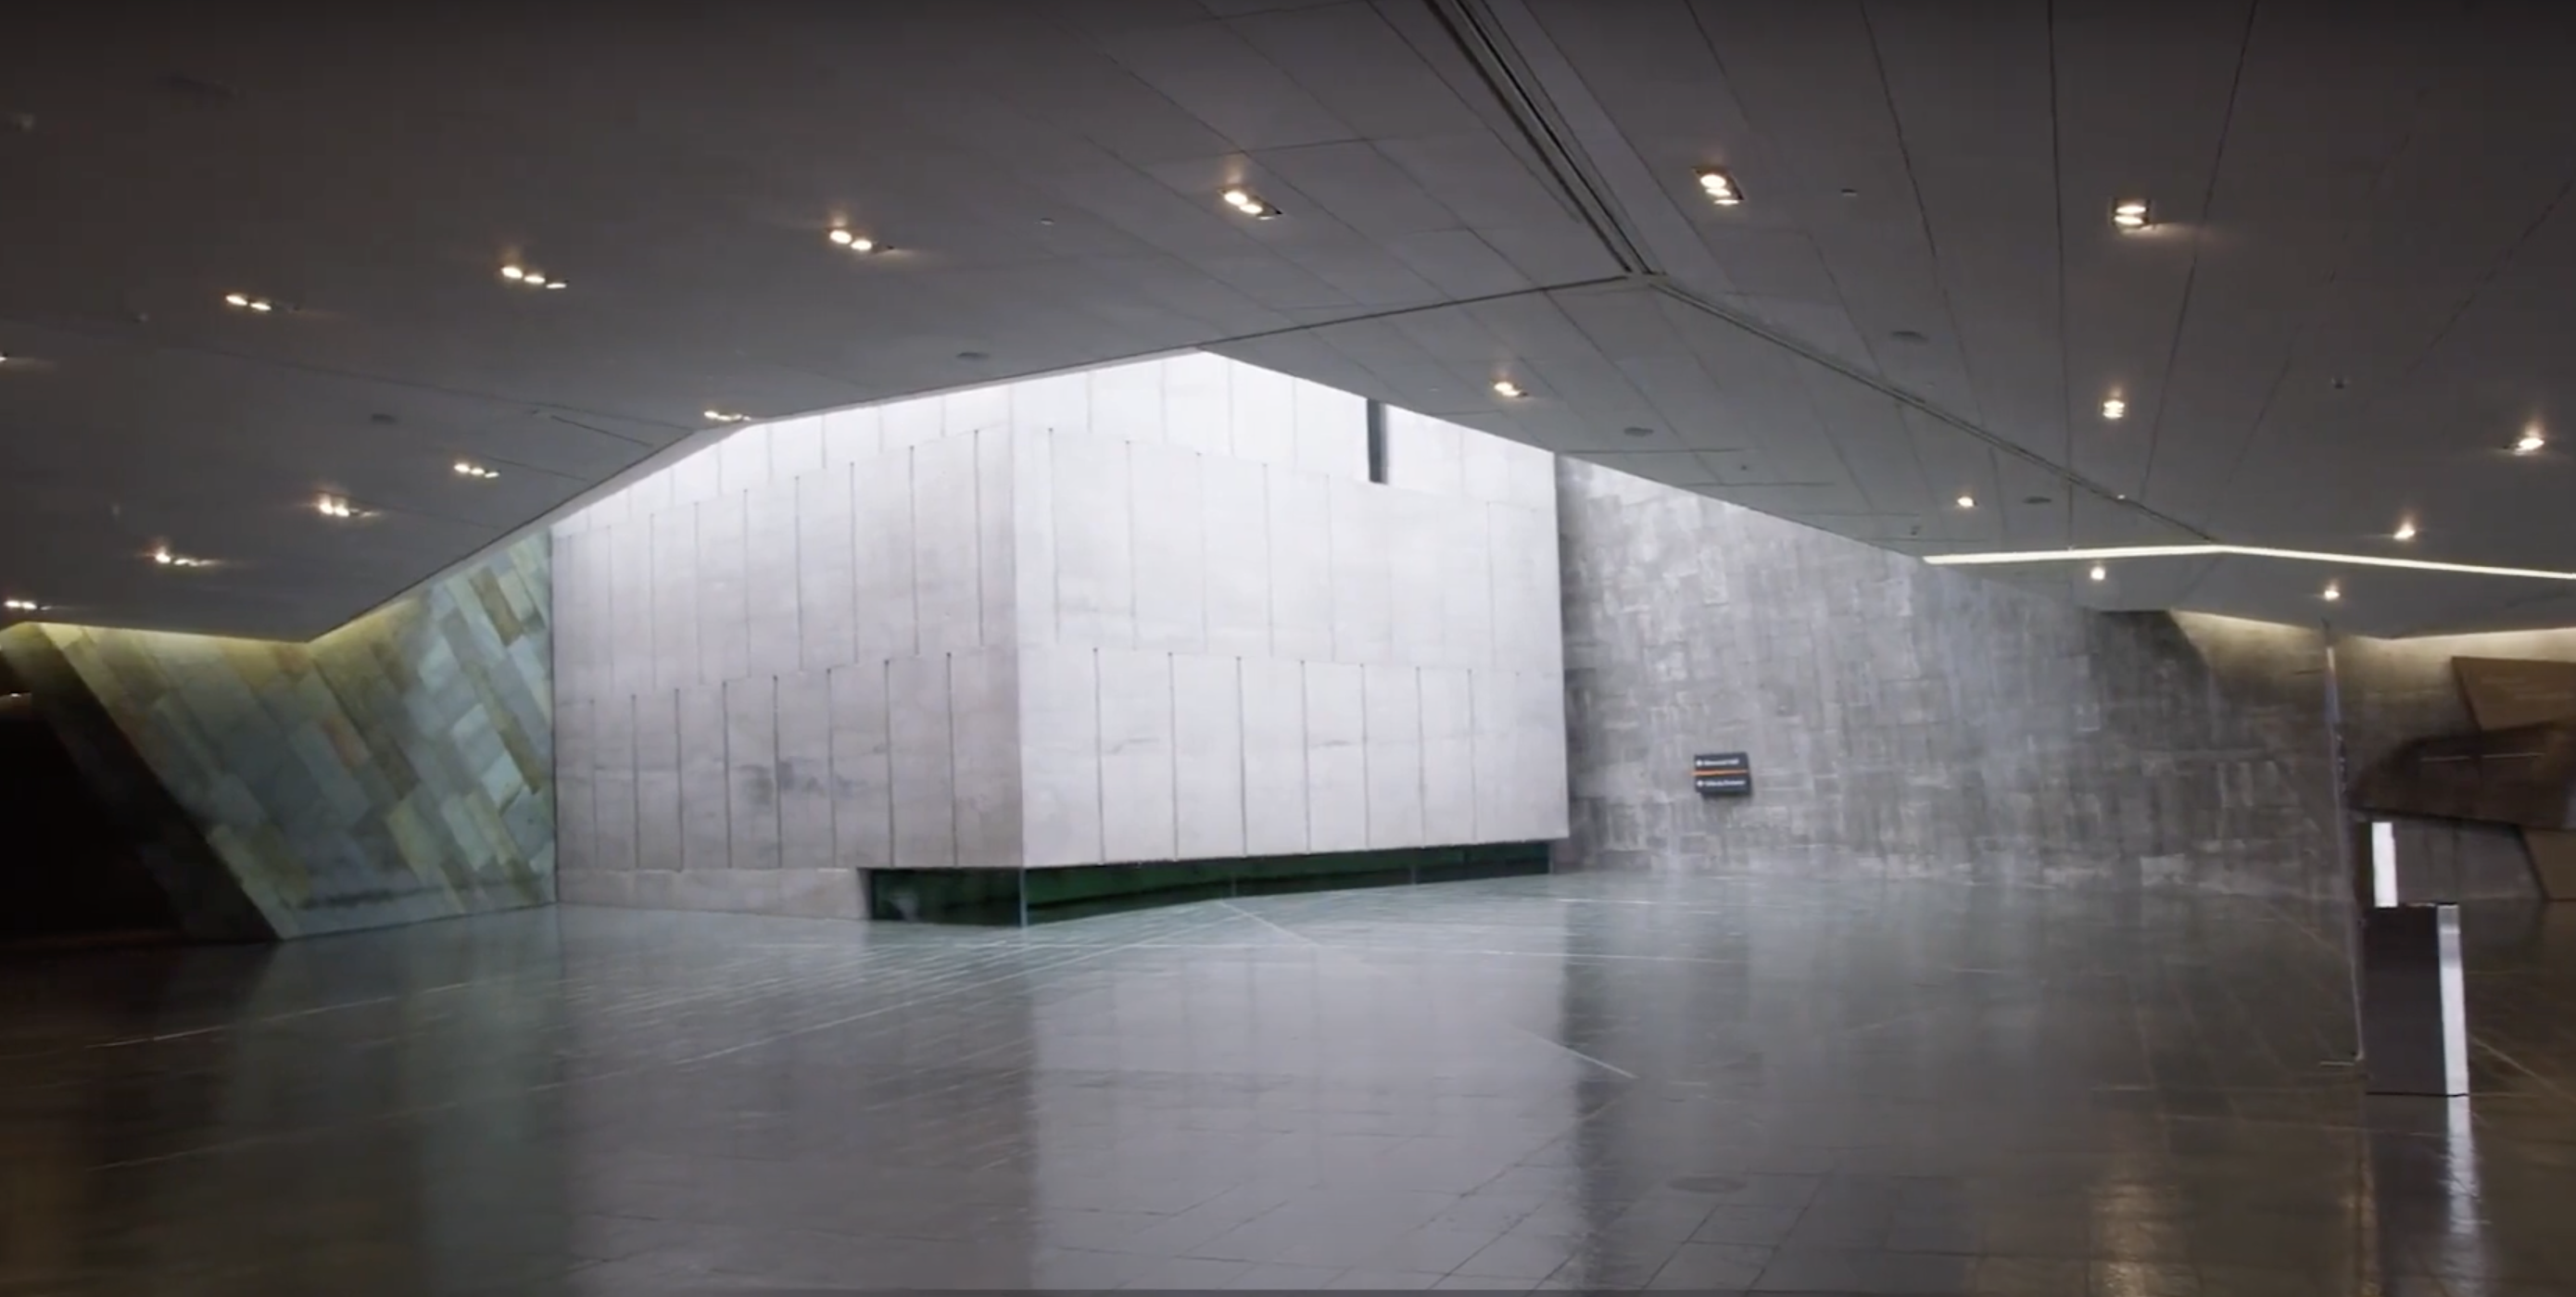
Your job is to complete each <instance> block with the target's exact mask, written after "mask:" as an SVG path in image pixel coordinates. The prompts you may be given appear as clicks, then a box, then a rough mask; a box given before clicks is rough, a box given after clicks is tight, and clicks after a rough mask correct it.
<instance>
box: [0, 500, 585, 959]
mask: <svg viewBox="0 0 2576 1297" xmlns="http://www.w3.org/2000/svg"><path fill="white" fill-rule="evenodd" d="M549 586H550V577H549V571H548V561H547V541H546V538H545V537H544V536H535V537H531V538H529V539H527V540H525V541H522V542H520V543H518V544H517V545H514V546H512V547H510V548H508V549H506V550H503V551H500V552H498V553H495V554H493V555H492V556H490V557H488V558H486V559H485V560H484V561H482V562H481V563H478V564H477V565H475V566H474V567H472V568H470V569H468V570H467V571H465V572H463V573H461V574H459V575H456V576H452V577H449V578H446V579H444V580H441V581H438V582H436V583H434V584H432V585H430V586H429V587H427V588H425V589H424V590H422V591H420V592H418V593H416V594H413V595H410V596H407V597H405V598H403V599H401V600H399V601H397V602H395V603H393V604H391V605H388V606H387V607H385V608H383V609H380V610H378V611H376V612H374V613H371V614H369V615H368V616H365V617H362V618H360V619H358V620H357V621H354V622H351V623H349V624H348V625H346V626H343V627H341V628H340V629H338V630H335V631H333V632H331V633H330V634H328V635H325V636H323V637H322V638H320V639H318V640H315V641H313V642H311V643H309V644H279V643H270V642H265V641H256V640H238V639H225V638H219V637H214V636H203V635H174V634H163V633H158V632H149V631H129V630H110V629H100V628H95V627H83V626H66V625H51V624H47V625H21V626H16V627H12V628H11V629H10V630H9V631H8V632H6V633H5V634H0V655H5V656H6V657H7V659H8V660H9V662H10V663H11V665H12V666H13V667H14V668H15V669H16V672H17V674H18V675H19V676H20V677H21V678H22V679H24V680H25V681H26V682H27V684H28V685H29V687H30V688H31V689H32V690H33V691H34V693H35V697H36V705H37V708H38V710H39V712H40V713H41V714H43V715H44V717H45V718H46V720H47V722H48V723H49V724H51V725H53V726H54V727H55V730H56V733H57V735H58V737H60V738H61V739H62V741H63V744H64V746H65V747H66V749H68V750H69V751H70V752H71V754H72V756H73V759H74V761H75V763H76V764H77V765H79V767H80V768H81V770H82V773H83V774H84V776H86V777H87V778H88V780H89V781H90V783H91V784H92V786H93V787H94V788H95V789H97V791H98V792H99V794H100V796H101V797H102V799H103V800H105V801H106V802H107V803H108V804H109V806H110V807H111V809H113V810H114V811H115V812H116V814H117V818H118V820H119V822H120V823H121V824H123V825H124V826H125V831H126V832H127V833H128V834H130V835H131V839H132V840H131V844H130V845H131V846H132V848H133V849H134V850H135V851H136V852H137V853H138V854H139V855H140V856H141V857H142V858H143V859H144V861H145V863H146V864H147V866H148V867H149V868H151V870H152V871H153V873H154V874H155V876H156V878H157V879H158V880H159V881H160V883H161V885H162V887H163V889H164V891H165V892H167V893H168V894H169V895H170V899H171V901H172V904H173V907H174V909H176V910H177V911H178V913H179V917H180V921H181V923H182V925H183V926H184V927H185V928H186V930H187V931H189V932H190V933H191V934H193V935H196V936H199V937H206V938H217V939H261V938H266V937H299V936H310V935H314V934H318V933H325V932H338V931H345V930H349V929H354V928H369V927H381V926H385V925H388V924H397V923H410V922H415V921H418V920H422V919H433V918H445V917H449V916H452V915H460V914H471V913H476V912H480V911H486V910H497V909H508V908H512V907H517V906H526V905H539V904H544V903H546V902H548V901H551V900H552V899H554V857H555V815H554V796H553V772H554V721H553V706H554V704H553V689H552V684H551V680H550V672H551V670H552V665H551V663H552V648H551V615H550V601H551V596H550V593H549Z"/></svg>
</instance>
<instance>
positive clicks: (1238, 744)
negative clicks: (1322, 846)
mask: <svg viewBox="0 0 2576 1297" xmlns="http://www.w3.org/2000/svg"><path fill="white" fill-rule="evenodd" d="M1173 720H1174V721H1175V722H1176V723H1177V722H1178V720H1179V718H1178V717H1174V718H1173ZM1249 722H1250V717H1248V716H1247V715H1246V714H1245V709H1244V701H1243V659H1242V658H1236V659H1235V660H1234V815H1235V818H1236V819H1237V820H1238V821H1240V822H1241V824H1242V826H1243V827H1242V831H1241V833H1240V834H1239V835H1238V837H1237V840H1238V841H1240V842H1242V843H1243V854H1245V855H1247V856H1248V855H1251V854H1252V758H1251V757H1250V756H1249V755H1247V754H1248V753H1249V751H1250V750H1251V747H1252V726H1251V724H1250V723H1249Z"/></svg>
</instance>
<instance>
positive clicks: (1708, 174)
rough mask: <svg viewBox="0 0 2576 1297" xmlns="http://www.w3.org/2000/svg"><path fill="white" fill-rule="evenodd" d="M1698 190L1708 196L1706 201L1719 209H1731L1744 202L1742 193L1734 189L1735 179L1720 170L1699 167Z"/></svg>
mask: <svg viewBox="0 0 2576 1297" xmlns="http://www.w3.org/2000/svg"><path fill="white" fill-rule="evenodd" d="M1699 188H1700V192H1701V193H1704V194H1706V195H1708V201H1710V202H1712V203H1715V204H1717V205H1718V206H1720V207H1733V206H1735V205H1736V204H1737V203H1740V202H1743V201H1744V191H1743V190H1741V189H1738V188H1736V187H1735V177H1733V176H1731V175H1728V174H1727V173H1726V172H1725V171H1724V170H1723V169H1722V168H1718V167H1701V168H1700V169H1699Z"/></svg>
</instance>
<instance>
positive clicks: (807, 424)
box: [665, 414, 823, 482]
mask: <svg viewBox="0 0 2576 1297" xmlns="http://www.w3.org/2000/svg"><path fill="white" fill-rule="evenodd" d="M764 426H766V427H767V428H768V429H769V478H770V480H771V481H773V482H784V481H789V480H791V479H794V478H799V477H803V476H805V475H806V474H808V473H812V472H815V471H817V470H819V469H821V468H822V467H823V416H821V415H819V414H814V415H807V416H806V417H804V418H801V419H780V420H777V421H775V422H772V423H769V424H767V425H764ZM665 476H667V475H665Z"/></svg>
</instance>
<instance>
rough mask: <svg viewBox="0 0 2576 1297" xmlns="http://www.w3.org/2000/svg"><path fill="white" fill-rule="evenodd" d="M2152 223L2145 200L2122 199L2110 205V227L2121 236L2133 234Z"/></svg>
mask: <svg viewBox="0 0 2576 1297" xmlns="http://www.w3.org/2000/svg"><path fill="white" fill-rule="evenodd" d="M2153 223H2154V222H2153V218H2152V217H2150V216H2149V214H2148V211H2147V200H2146V199H2143V198H2123V199H2121V200H2120V201H2119V202H2116V203H2113V204H2111V225H2112V227H2113V228H2115V229H2117V230H2119V231H2120V232H2121V233H2122V234H2135V233H2137V232H2138V231H2140V230H2143V229H2146V228H2147V227H2148V226H2149V225H2151V224H2153Z"/></svg>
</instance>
